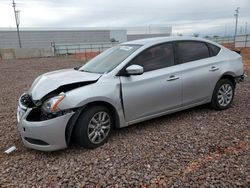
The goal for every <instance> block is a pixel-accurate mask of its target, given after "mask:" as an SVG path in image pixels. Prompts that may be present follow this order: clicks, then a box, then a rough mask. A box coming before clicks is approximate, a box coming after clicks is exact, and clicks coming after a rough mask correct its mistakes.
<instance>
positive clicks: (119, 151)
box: [0, 58, 250, 187]
mask: <svg viewBox="0 0 250 188" xmlns="http://www.w3.org/2000/svg"><path fill="white" fill-rule="evenodd" d="M80 64H81V62H79V61H76V60H73V59H69V58H43V59H27V60H9V61H0V85H1V86H0V150H1V151H0V187H10V186H12V187H17V186H19V187H31V186H34V187H38V186H42V187H48V186H50V187H55V186H57V187H59V186H63V187H75V186H77V187H107V186H110V187H123V186H125V187H139V186H141V187H147V186H149V187H163V186H164V187H169V186H179V187H183V186H186V187H188V186H194V187H199V186H209V187H210V186H211V187H219V186H220V187H233V186H234V187H235V186H238V187H249V186H250V97H249V96H250V80H248V81H246V82H244V83H242V84H240V85H238V86H237V92H236V96H235V100H234V103H233V105H232V107H231V108H230V109H228V110H226V111H214V110H212V109H210V108H209V107H208V106H201V107H197V108H193V109H190V110H186V111H183V112H179V113H175V114H172V115H168V116H164V117H161V118H158V119H154V120H150V121H147V122H145V123H141V124H137V125H134V126H130V127H128V128H124V129H120V130H115V131H114V132H113V134H112V135H111V137H110V140H109V141H108V143H107V144H105V145H103V146H102V147H100V148H97V149H95V150H86V149H83V148H79V147H77V146H70V148H69V149H66V150H64V151H59V152H53V153H44V152H39V151H35V150H30V149H27V148H25V147H24V146H23V145H22V143H21V139H20V136H19V133H18V131H17V126H16V124H17V121H16V106H17V99H18V97H19V96H20V95H21V94H22V93H23V92H25V91H27V90H28V88H29V86H30V85H31V83H32V81H33V80H34V79H35V77H37V76H38V75H39V74H41V73H44V72H47V71H51V70H55V69H60V68H65V67H76V66H78V65H80ZM12 145H15V146H16V147H17V148H18V149H17V151H15V152H13V153H11V154H9V155H7V154H4V153H3V151H4V149H5V148H7V147H9V146H12Z"/></svg>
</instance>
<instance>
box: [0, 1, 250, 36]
mask: <svg viewBox="0 0 250 188" xmlns="http://www.w3.org/2000/svg"><path fill="white" fill-rule="evenodd" d="M16 3H17V8H18V9H20V10H21V25H20V26H21V27H54V28H58V27H60V28H70V27H121V26H123V27H128V26H148V25H158V26H159V25H162V26H173V30H174V32H175V33H177V32H181V33H184V34H185V33H186V34H190V33H194V32H202V33H204V34H210V33H211V34H212V33H224V32H225V28H226V27H228V33H230V32H231V33H232V32H233V29H232V28H233V27H234V17H233V14H234V10H235V8H236V7H238V6H239V7H241V8H240V17H239V18H240V19H239V20H240V21H239V24H240V25H242V26H243V25H245V22H247V21H248V23H249V25H250V11H249V9H250V1H249V0H221V1H218V0H209V1H200V0H192V1H190V0H168V1H166V0H154V1H152V0H137V1H134V0H126V1H114V0H92V1H89V0H60V1H58V0H41V1H38V0H16ZM0 18H6V19H0V27H15V22H14V15H13V9H12V7H11V3H10V0H1V1H0ZM249 30H250V29H249Z"/></svg>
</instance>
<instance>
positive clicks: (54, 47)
mask: <svg viewBox="0 0 250 188" xmlns="http://www.w3.org/2000/svg"><path fill="white" fill-rule="evenodd" d="M50 45H51V47H52V48H53V53H54V54H53V55H54V56H55V55H56V43H55V42H51V43H50Z"/></svg>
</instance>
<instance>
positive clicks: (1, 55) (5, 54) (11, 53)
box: [0, 47, 54, 59]
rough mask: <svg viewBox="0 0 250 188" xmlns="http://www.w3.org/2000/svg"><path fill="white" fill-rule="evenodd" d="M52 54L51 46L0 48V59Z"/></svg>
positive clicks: (48, 55) (49, 55)
mask: <svg viewBox="0 0 250 188" xmlns="http://www.w3.org/2000/svg"><path fill="white" fill-rule="evenodd" d="M51 56H54V50H53V48H50V47H49V48H16V49H0V59H22V58H38V57H51Z"/></svg>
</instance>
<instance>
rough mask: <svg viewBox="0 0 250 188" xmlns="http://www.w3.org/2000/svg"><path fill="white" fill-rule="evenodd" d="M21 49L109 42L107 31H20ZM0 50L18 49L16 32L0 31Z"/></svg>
mask: <svg viewBox="0 0 250 188" xmlns="http://www.w3.org/2000/svg"><path fill="white" fill-rule="evenodd" d="M20 35H21V41H22V47H23V48H47V47H50V46H51V42H56V43H87V42H109V41H110V31H109V30H72V31H67V30H66V31H65V30H64V31H21V32H20ZM0 48H19V44H18V38H17V32H16V31H0Z"/></svg>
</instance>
